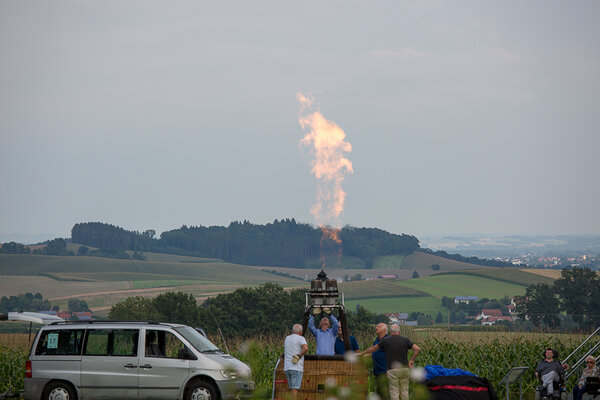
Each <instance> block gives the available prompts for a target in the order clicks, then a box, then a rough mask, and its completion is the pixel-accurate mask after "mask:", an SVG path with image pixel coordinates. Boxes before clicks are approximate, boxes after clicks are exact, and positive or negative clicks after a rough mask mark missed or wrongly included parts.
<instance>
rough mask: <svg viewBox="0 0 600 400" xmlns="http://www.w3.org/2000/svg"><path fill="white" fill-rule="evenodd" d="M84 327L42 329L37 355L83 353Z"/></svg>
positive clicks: (73, 354) (72, 354) (74, 354)
mask: <svg viewBox="0 0 600 400" xmlns="http://www.w3.org/2000/svg"><path fill="white" fill-rule="evenodd" d="M83 332H84V331H83V329H56V330H46V331H42V333H41V336H40V339H39V340H38V344H37V347H36V348H35V354H36V355H56V356H77V355H81V342H82V339H83Z"/></svg>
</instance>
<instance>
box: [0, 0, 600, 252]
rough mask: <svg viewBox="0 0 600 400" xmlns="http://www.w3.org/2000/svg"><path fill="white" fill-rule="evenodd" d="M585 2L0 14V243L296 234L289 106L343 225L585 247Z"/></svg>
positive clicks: (25, 5)
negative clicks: (339, 186)
mask: <svg viewBox="0 0 600 400" xmlns="http://www.w3.org/2000/svg"><path fill="white" fill-rule="evenodd" d="M599 15H600V2H598V1H577V2H565V1H547V0H544V1H526V2H523V1H494V2H491V1H479V0H478V1H461V2H456V1H452V2H450V1H428V0H425V1H421V0H419V1H399V0H393V1H376V0H368V1H351V0H350V1H349V0H345V1H323V0H319V1H294V2H290V1H281V0H273V1H221V2H216V1H211V2H208V1H173V0H171V1H153V0H139V1H138V0H127V1H124V0H105V1H99V0H98V1H83V0H55V1H24V0H3V1H2V2H0V172H1V173H2V178H1V184H0V191H1V192H0V235H1V236H0V240H2V241H9V240H13V239H20V238H22V236H20V235H22V234H30V235H42V236H43V235H47V236H48V237H47V238H53V237H69V236H70V230H71V228H72V226H73V225H74V224H75V223H78V222H91V221H101V222H107V223H112V224H115V225H118V226H121V227H123V228H125V229H129V230H140V231H142V230H146V229H154V230H156V231H157V232H158V233H160V232H163V231H166V230H170V229H176V228H179V227H180V226H181V225H184V224H185V225H205V226H208V225H228V224H229V223H230V222H231V221H232V220H244V219H248V220H250V221H251V222H253V223H261V224H262V223H266V222H271V221H273V220H274V219H275V218H278V219H280V218H291V217H294V218H295V219H296V220H297V221H299V222H307V223H315V221H314V217H313V216H312V215H311V214H310V208H311V206H312V205H313V204H314V202H315V198H316V187H317V182H316V180H315V178H314V176H313V175H312V174H311V172H310V159H309V157H308V155H307V154H306V152H305V151H303V150H302V148H301V146H300V140H301V139H302V137H303V136H304V134H305V133H306V132H304V131H303V129H302V127H301V126H300V124H299V122H298V118H299V113H300V104H299V103H298V101H297V99H296V94H297V93H299V92H301V93H304V94H311V95H312V96H314V98H315V101H316V106H317V107H318V110H319V111H320V112H321V113H322V114H323V116H324V117H325V118H327V119H328V120H330V121H332V122H334V123H335V124H337V125H338V126H339V127H340V128H342V129H343V130H344V132H345V133H346V138H345V140H346V141H347V142H349V143H350V144H351V145H352V152H351V153H347V154H346V157H347V158H348V159H349V160H350V161H351V162H352V164H353V169H354V173H353V174H348V175H346V177H345V180H344V182H343V188H344V190H345V192H346V194H347V197H346V203H345V209H344V212H343V214H342V216H341V223H342V224H350V225H353V226H368V227H378V228H381V229H385V230H388V231H390V232H393V233H408V234H413V235H417V236H420V235H432V234H440V233H473V232H486V233H494V234H575V233H596V234H597V233H600V212H598V206H597V205H598V203H599V202H600V185H599V184H598V172H599V170H600V157H599V154H598V153H599V149H600V132H599V127H600V45H599V42H598V40H599V38H600V24H598V16H599Z"/></svg>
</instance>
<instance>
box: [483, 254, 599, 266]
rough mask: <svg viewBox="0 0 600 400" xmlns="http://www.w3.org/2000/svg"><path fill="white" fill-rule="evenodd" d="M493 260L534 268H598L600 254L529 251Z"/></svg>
mask: <svg viewBox="0 0 600 400" xmlns="http://www.w3.org/2000/svg"><path fill="white" fill-rule="evenodd" d="M494 260H497V261H504V262H508V263H511V264H513V265H527V266H530V267H536V268H549V269H562V268H565V267H568V266H571V267H587V268H590V269H594V270H600V256H597V255H589V254H580V255H576V256H560V255H554V256H539V255H532V254H530V253H529V254H523V255H520V256H518V257H494Z"/></svg>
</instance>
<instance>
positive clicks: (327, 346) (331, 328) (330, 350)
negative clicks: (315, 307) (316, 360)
mask: <svg viewBox="0 0 600 400" xmlns="http://www.w3.org/2000/svg"><path fill="white" fill-rule="evenodd" d="M329 319H331V323H330V322H329ZM329 319H327V318H322V319H321V322H319V329H317V328H315V318H314V317H313V316H312V315H311V316H310V318H309V319H308V329H309V330H310V331H311V332H312V334H313V335H314V336H315V340H316V341H317V355H318V356H332V355H334V354H335V350H334V349H335V336H336V334H337V331H338V320H337V319H336V318H335V317H334V316H333V315H330V316H329Z"/></svg>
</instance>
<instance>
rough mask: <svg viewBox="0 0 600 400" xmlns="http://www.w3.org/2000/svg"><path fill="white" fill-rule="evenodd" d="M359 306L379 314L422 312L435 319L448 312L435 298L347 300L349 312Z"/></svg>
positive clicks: (408, 297) (411, 297)
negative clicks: (439, 313) (439, 314)
mask: <svg viewBox="0 0 600 400" xmlns="http://www.w3.org/2000/svg"><path fill="white" fill-rule="evenodd" d="M357 304H360V305H361V306H363V307H364V308H366V309H367V310H369V311H372V312H374V313H377V314H382V313H398V312H406V313H411V312H422V313H424V314H429V315H431V317H432V318H435V317H436V316H437V314H438V312H440V311H441V312H442V314H444V313H446V312H447V310H446V308H444V307H442V301H441V300H440V299H437V298H435V297H433V296H406V297H405V296H396V297H377V298H364V299H356V300H346V308H347V309H348V310H354V309H355V308H356V305H357Z"/></svg>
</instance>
